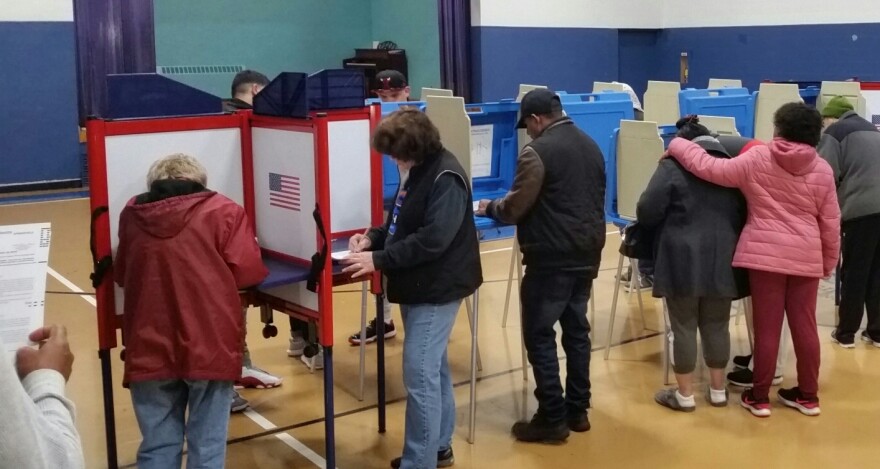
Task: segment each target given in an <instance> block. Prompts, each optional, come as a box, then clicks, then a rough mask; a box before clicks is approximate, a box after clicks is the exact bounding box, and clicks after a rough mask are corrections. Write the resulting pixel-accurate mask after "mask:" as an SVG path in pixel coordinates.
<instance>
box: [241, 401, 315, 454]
mask: <svg viewBox="0 0 880 469" xmlns="http://www.w3.org/2000/svg"><path fill="white" fill-rule="evenodd" d="M244 415H245V416H247V418H249V419H251V420H253V421H254V423H256V424H257V425H259V426H260V427H262V428H263V430H274V429H276V428H278V426H277V425H275V424H274V423H272V422H270V421H269V420H267V419H266V417H263V416H262V415H260V414H258V413H257V412H256V411H254V410H253V409H246V410H245V411H244ZM275 438H278V439H279V440H281V441H283V442H284V443H285V444H286V445H287V446H290V447H291V448H293V450H294V451H296V452H297V453H299V454H302V455H303V456H305V457H306V459H308V460H309V461H311V462H312V463H314V464H315V465H316V466H318V467H321V468H326V467H327V461H326V460H324V458H322V457H321V456H320V455H319V454H318V453H316V452H314V451H312V450H311V449H309V447H308V446H306V445H304V444H302V443H301V442H300V441H299V440H297V439H296V438H294V437H293V436H291V435H290V434H289V433H276V434H275Z"/></svg>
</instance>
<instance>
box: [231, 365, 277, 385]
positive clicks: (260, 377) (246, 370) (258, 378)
mask: <svg viewBox="0 0 880 469" xmlns="http://www.w3.org/2000/svg"><path fill="white" fill-rule="evenodd" d="M281 381H282V380H281V378H279V377H277V376H272V375H270V374H269V373H266V372H265V371H263V370H261V369H259V368H257V367H255V366H251V367H247V366H243V367H241V377H240V378H238V379H237V380H236V381H235V387H236V388H239V389H241V388H257V389H268V388H276V387H278V386H281Z"/></svg>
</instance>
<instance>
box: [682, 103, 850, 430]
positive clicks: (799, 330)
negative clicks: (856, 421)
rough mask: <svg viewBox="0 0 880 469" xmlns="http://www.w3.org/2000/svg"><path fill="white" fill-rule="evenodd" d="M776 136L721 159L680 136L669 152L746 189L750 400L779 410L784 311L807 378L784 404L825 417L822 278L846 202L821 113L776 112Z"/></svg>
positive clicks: (801, 377) (741, 248)
mask: <svg viewBox="0 0 880 469" xmlns="http://www.w3.org/2000/svg"><path fill="white" fill-rule="evenodd" d="M773 124H774V126H775V137H774V139H773V141H772V142H770V144H769V145H768V146H756V147H753V148H752V149H750V150H749V151H748V152H746V153H744V154H743V155H741V156H739V157H737V158H732V159H721V158H714V157H712V156H710V155H708V154H707V153H706V152H705V151H704V150H703V149H702V148H701V147H700V146H699V145H696V144H694V143H692V142H690V141H688V140H685V139H682V138H676V139H675V140H673V141H672V142H671V143H670V145H669V150H668V152H667V154H668V156H671V157H673V158H675V159H676V160H678V161H679V162H680V163H681V164H682V165H683V166H684V167H685V168H687V170H688V171H690V172H692V173H693V174H694V175H696V176H697V177H700V178H702V179H705V180H707V181H709V182H711V183H714V184H718V185H720V186H725V187H736V188H738V189H739V190H740V191H741V192H742V193H743V195H744V196H745V198H746V202H747V204H748V211H749V214H748V219H747V221H746V226H745V228H744V229H743V231H742V235H741V236H740V238H739V242H738V244H737V247H736V253H735V255H734V258H733V265H734V266H735V267H741V268H746V269H748V270H749V280H750V283H751V292H752V303H753V306H754V327H755V352H754V355H755V356H754V359H755V366H754V368H755V369H754V387H752V388H750V389H746V391H745V392H743V394H742V406H743V407H744V408H746V409H747V410H749V411H750V412H751V413H752V414H753V415H755V416H757V417H769V416H770V400H769V394H770V384H771V381H772V379H773V373H774V371H775V362H776V355H777V352H778V349H779V336H780V332H781V330H782V321H783V317H785V318H787V319H788V325H789V327H790V328H791V334H792V341H793V342H794V349H795V355H796V357H797V371H798V386H797V387H795V388H792V389H780V390H779V392H778V397H779V400H780V402H782V403H783V404H784V405H786V406H788V407H792V408H795V409H797V410H799V411H800V412H801V413H803V414H805V415H819V413H820V410H819V397H818V391H819V384H818V381H819V335H818V331H817V328H816V298H817V293H818V290H819V281H820V280H821V279H822V278H823V277H828V276H829V275H831V273H832V272H833V271H834V268H835V266H836V265H837V258H838V255H839V253H840V207H839V206H838V204H837V191H836V188H835V184H834V175H833V173H832V170H831V167H830V166H829V165H828V163H827V162H825V160H823V159H822V158H820V157H819V154H818V153H817V152H816V148H815V147H816V145H817V144H818V143H819V138H820V135H821V132H822V117H821V116H820V115H819V112H818V111H816V110H815V109H813V108H810V107H807V106H806V105H804V104H802V103H789V104H786V105H783V106H782V107H781V108H779V110H778V111H776V114H775V115H774V116H773Z"/></svg>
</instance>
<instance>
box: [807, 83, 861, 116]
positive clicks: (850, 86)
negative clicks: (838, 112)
mask: <svg viewBox="0 0 880 469" xmlns="http://www.w3.org/2000/svg"><path fill="white" fill-rule="evenodd" d="M835 96H843V97H844V98H846V100H847V101H849V103H850V104H852V106H853V109H855V111H856V112H857V113H858V114H859V115H860V116H862V117H864V118H868V104H867V101H865V97H864V96H862V87H861V84H860V83H859V82H857V81H823V82H822V88H821V89H820V90H819V98H818V99H817V100H816V109H818V110H819V112H822V109H825V105H826V104H828V101H831V99H832V98H834V97H835ZM869 120H870V119H869Z"/></svg>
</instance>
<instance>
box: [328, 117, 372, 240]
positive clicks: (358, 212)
mask: <svg viewBox="0 0 880 469" xmlns="http://www.w3.org/2000/svg"><path fill="white" fill-rule="evenodd" d="M327 134H328V141H329V142H330V149H329V151H330V225H331V229H330V231H332V232H334V233H339V232H342V231H350V230H361V229H364V228H368V227H369V226H370V222H371V221H372V217H371V216H370V188H371V186H372V184H371V182H372V180H371V173H370V121H369V120H367V119H364V120H350V121H338V122H330V123H329V124H328V125H327Z"/></svg>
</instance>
